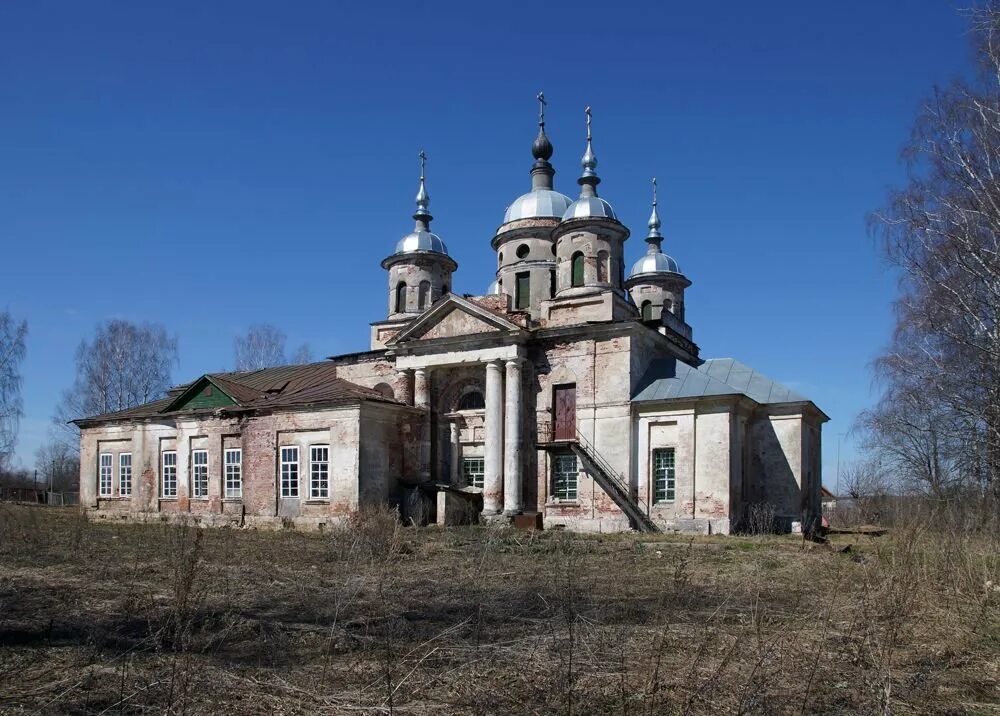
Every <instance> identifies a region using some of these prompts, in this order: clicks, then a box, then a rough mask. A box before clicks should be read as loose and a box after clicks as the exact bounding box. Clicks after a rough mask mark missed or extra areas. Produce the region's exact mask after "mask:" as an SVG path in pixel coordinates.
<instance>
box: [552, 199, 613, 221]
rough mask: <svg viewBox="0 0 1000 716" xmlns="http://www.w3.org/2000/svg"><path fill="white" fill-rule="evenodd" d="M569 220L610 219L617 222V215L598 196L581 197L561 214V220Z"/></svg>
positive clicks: (609, 205)
mask: <svg viewBox="0 0 1000 716" xmlns="http://www.w3.org/2000/svg"><path fill="white" fill-rule="evenodd" d="M570 219H612V220H614V221H618V215H617V214H615V210H614V209H612V208H611V204H609V203H608V202H606V201H604V199H602V198H601V197H599V196H581V197H580V198H579V199H577V200H576V201H574V202H573V203H572V204H570V205H569V207H568V208H567V209H566V211H565V212H563V215H562V220H563V221H569V220H570Z"/></svg>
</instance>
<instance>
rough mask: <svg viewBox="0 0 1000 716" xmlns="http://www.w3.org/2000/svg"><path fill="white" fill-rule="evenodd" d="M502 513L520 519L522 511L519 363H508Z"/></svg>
mask: <svg viewBox="0 0 1000 716" xmlns="http://www.w3.org/2000/svg"><path fill="white" fill-rule="evenodd" d="M504 410H505V411H506V413H505V418H506V423H505V425H504V451H503V453H504V458H503V475H504V481H503V511H504V514H505V515H519V514H521V512H522V511H523V510H524V501H523V499H522V491H523V488H522V485H521V464H522V462H523V460H522V457H521V361H520V360H518V359H514V360H509V361H507V400H506V405H505V406H504Z"/></svg>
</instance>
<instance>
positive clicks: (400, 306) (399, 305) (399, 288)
mask: <svg viewBox="0 0 1000 716" xmlns="http://www.w3.org/2000/svg"><path fill="white" fill-rule="evenodd" d="M405 312H406V281H400V282H399V283H397V284H396V313H405Z"/></svg>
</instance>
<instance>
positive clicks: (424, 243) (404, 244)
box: [396, 231, 448, 256]
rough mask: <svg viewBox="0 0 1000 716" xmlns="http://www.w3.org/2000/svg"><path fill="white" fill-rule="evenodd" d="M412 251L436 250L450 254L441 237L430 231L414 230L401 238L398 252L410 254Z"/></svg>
mask: <svg viewBox="0 0 1000 716" xmlns="http://www.w3.org/2000/svg"><path fill="white" fill-rule="evenodd" d="M412 251H434V252H436V253H439V254H444V255H445V256H447V255H448V247H447V246H445V245H444V242H443V241H442V240H441V237H440V236H438V235H437V234H432V233H431V232H430V231H414V232H413V233H411V234H407V235H406V236H404V237H403V238H401V239H400V240H399V243H397V244H396V253H397V254H408V253H410V252H412Z"/></svg>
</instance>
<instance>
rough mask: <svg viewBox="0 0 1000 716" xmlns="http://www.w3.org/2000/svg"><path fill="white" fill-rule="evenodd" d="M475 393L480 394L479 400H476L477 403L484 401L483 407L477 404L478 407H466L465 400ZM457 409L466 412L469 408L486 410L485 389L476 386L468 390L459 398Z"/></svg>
mask: <svg viewBox="0 0 1000 716" xmlns="http://www.w3.org/2000/svg"><path fill="white" fill-rule="evenodd" d="M474 395H478V396H479V400H478V401H476V402H477V403H478V402H482V407H478V406H477V407H471V408H470V407H466V406H465V401H466V400H469V399H470V398H472V396H474ZM455 410H456V411H459V412H464V411H467V410H486V395H485V394H484V393H483V391H481V390H479V389H478V388H474V389H472V390H469V391H466V392H465V393H463V394H462V396H461V397H460V398H459V399H458V405H457V406H456V408H455Z"/></svg>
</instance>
